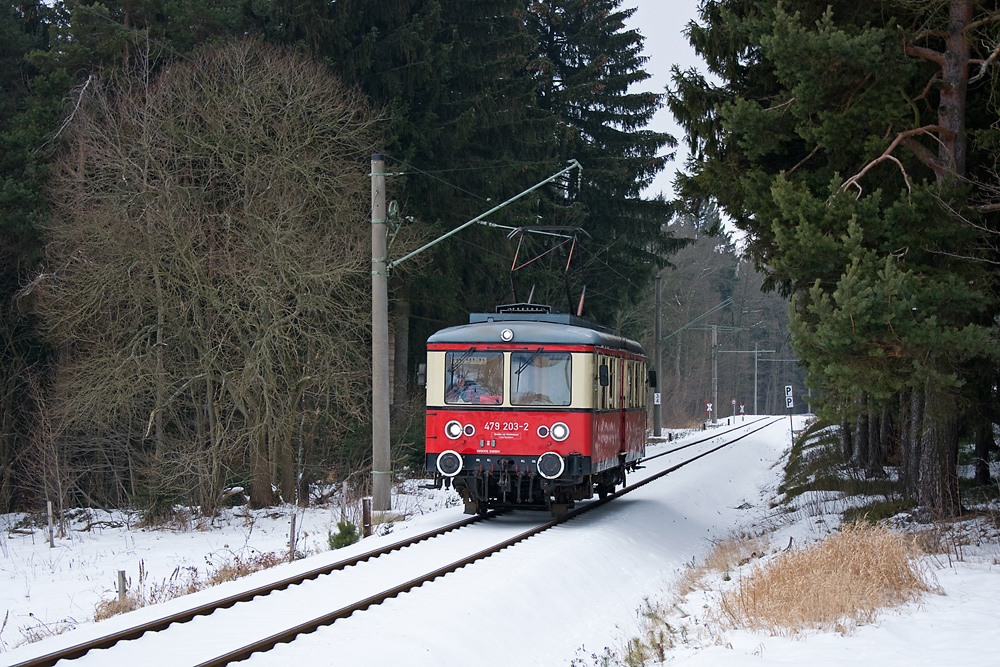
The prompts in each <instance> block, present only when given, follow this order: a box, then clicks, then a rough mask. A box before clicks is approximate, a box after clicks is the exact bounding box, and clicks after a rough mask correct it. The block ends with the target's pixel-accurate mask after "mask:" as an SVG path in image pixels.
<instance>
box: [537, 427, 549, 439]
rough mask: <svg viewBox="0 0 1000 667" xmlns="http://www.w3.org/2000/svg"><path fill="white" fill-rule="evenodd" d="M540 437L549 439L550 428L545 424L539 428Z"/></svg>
mask: <svg viewBox="0 0 1000 667" xmlns="http://www.w3.org/2000/svg"><path fill="white" fill-rule="evenodd" d="M538 437H539V438H547V437H549V427H548V426H546V425H545V424H542V425H541V426H539V427H538Z"/></svg>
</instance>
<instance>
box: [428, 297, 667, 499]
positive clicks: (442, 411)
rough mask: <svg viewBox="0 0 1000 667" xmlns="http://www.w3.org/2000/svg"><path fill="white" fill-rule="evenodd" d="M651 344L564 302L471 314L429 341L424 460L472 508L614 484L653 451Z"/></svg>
mask: <svg viewBox="0 0 1000 667" xmlns="http://www.w3.org/2000/svg"><path fill="white" fill-rule="evenodd" d="M645 362H646V360H645V355H644V354H643V351H642V348H641V347H640V346H639V345H638V344H637V343H635V342H634V341H630V340H628V339H625V338H621V337H619V336H616V335H614V334H612V333H610V332H609V331H607V330H605V329H603V328H601V327H599V326H598V325H596V324H594V323H592V322H590V321H589V320H585V319H583V318H578V317H575V316H569V315H563V314H558V313H551V312H548V311H546V312H544V313H530V314H525V313H517V314H510V313H496V314H474V315H472V316H471V317H470V324H467V325H463V326H459V327H452V328H449V329H444V330H442V331H439V332H437V333H436V334H434V335H433V336H431V337H430V338H429V339H428V344H427V432H426V465H427V470H428V471H429V472H432V473H433V474H434V479H435V481H434V484H435V486H437V487H438V488H440V487H441V486H442V485H450V486H453V487H454V488H455V489H456V490H457V491H458V492H459V493H460V494H461V496H462V498H463V500H464V502H465V509H466V512H467V513H475V512H479V513H483V512H485V511H487V510H488V509H490V508H502V507H530V508H548V509H549V510H550V511H551V512H552V513H553V514H554V515H560V514H563V513H565V511H566V510H567V509H568V508H569V507H571V506H572V505H573V503H574V501H577V500H584V499H587V498H590V497H592V495H593V494H594V493H595V492H596V493H598V494H599V495H602V496H603V495H605V494H607V493H609V492H611V491H613V489H614V487H615V485H617V484H619V483H624V480H625V472H626V470H627V469H629V468H632V467H634V466H635V465H636V464H637V463H638V461H639V460H640V459H641V458H642V456H643V455H644V452H645V431H646V422H645V418H646V411H645V394H646V391H645V388H646V377H647V374H646V363H645Z"/></svg>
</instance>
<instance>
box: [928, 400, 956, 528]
mask: <svg viewBox="0 0 1000 667" xmlns="http://www.w3.org/2000/svg"><path fill="white" fill-rule="evenodd" d="M951 403H952V401H949V400H948V399H947V397H946V396H944V395H943V394H942V393H941V392H939V391H936V390H934V389H932V388H930V387H928V388H927V395H926V399H925V404H924V420H923V429H922V431H923V437H922V442H921V450H920V480H919V483H918V492H917V500H918V501H919V502H920V504H921V505H923V506H924V507H926V508H927V509H929V510H930V511H931V515H932V516H934V517H942V518H944V517H953V516H958V515H959V513H960V512H961V509H962V503H961V499H960V497H959V490H958V474H957V472H958V420H957V419H956V418H955V416H954V414H953V410H954V408H953V406H952V405H951Z"/></svg>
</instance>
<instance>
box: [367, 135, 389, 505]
mask: <svg viewBox="0 0 1000 667" xmlns="http://www.w3.org/2000/svg"><path fill="white" fill-rule="evenodd" d="M371 178H372V501H373V503H374V505H375V509H376V510H377V511H380V512H384V511H388V510H389V509H390V503H391V500H390V495H389V482H390V481H391V480H390V474H391V471H390V470H389V467H390V463H389V461H390V457H389V295H388V288H387V286H386V283H387V279H388V276H387V273H388V269H387V267H386V263H387V260H388V258H387V257H386V254H387V251H386V220H385V156H384V155H382V154H381V153H376V154H374V155H372V172H371Z"/></svg>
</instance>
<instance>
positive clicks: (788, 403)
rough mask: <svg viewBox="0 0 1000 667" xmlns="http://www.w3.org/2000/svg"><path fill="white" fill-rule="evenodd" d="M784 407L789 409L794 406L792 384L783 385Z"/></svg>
mask: <svg viewBox="0 0 1000 667" xmlns="http://www.w3.org/2000/svg"><path fill="white" fill-rule="evenodd" d="M785 407H786V408H789V409H791V408H794V407H795V399H794V398H793V397H792V385H790V384H786V385H785Z"/></svg>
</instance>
